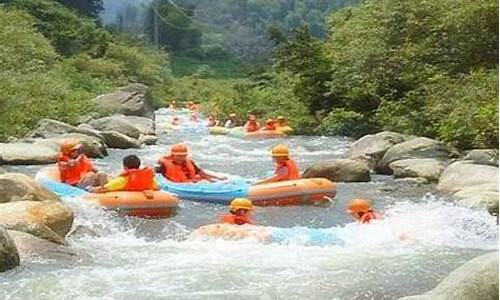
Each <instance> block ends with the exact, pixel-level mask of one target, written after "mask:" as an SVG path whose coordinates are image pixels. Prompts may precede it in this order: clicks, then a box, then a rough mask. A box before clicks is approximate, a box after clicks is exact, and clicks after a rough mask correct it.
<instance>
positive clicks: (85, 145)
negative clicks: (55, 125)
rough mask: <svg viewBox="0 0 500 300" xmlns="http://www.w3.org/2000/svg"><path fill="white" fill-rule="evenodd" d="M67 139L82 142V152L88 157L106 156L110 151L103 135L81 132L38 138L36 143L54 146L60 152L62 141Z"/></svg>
mask: <svg viewBox="0 0 500 300" xmlns="http://www.w3.org/2000/svg"><path fill="white" fill-rule="evenodd" d="M67 140H72V141H75V142H77V143H80V144H82V152H83V153H85V155H87V156H88V157H92V158H103V157H104V156H106V155H108V151H107V150H106V145H105V144H104V139H103V137H102V136H101V137H95V136H89V135H84V134H80V133H68V134H63V135H60V136H57V137H53V138H49V139H41V140H37V141H36V143H35V144H42V145H46V146H48V147H52V149H54V150H56V151H58V153H59V149H60V147H61V145H62V143H64V142H65V141H67Z"/></svg>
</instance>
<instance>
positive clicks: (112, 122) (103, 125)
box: [90, 116, 141, 139]
mask: <svg viewBox="0 0 500 300" xmlns="http://www.w3.org/2000/svg"><path fill="white" fill-rule="evenodd" d="M90 125H91V126H92V127H94V128H95V129H97V130H100V131H116V132H119V133H121V134H124V135H126V136H129V137H131V138H134V139H138V138H139V136H140V135H141V132H140V131H139V129H137V128H136V127H135V125H134V124H133V123H131V122H130V121H128V120H126V119H124V118H123V117H121V116H111V117H105V118H100V119H96V120H93V121H92V122H90Z"/></svg>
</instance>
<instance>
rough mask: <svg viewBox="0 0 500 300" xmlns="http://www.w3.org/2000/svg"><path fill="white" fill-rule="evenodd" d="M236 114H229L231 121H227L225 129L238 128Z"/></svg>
mask: <svg viewBox="0 0 500 300" xmlns="http://www.w3.org/2000/svg"><path fill="white" fill-rule="evenodd" d="M236 123H237V120H236V114H235V113H230V114H229V120H227V121H226V124H224V127H226V128H234V127H236Z"/></svg>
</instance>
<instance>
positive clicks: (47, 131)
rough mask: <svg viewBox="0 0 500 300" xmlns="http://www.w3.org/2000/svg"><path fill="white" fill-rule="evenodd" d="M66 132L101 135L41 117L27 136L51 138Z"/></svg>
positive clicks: (99, 136) (98, 136)
mask: <svg viewBox="0 0 500 300" xmlns="http://www.w3.org/2000/svg"><path fill="white" fill-rule="evenodd" d="M66 133H79V134H83V135H89V136H94V137H97V138H100V139H102V136H101V135H100V134H99V133H98V132H96V131H95V130H87V129H84V128H79V127H75V126H72V125H69V124H66V123H63V122H60V121H56V120H52V119H42V120H40V121H38V124H37V128H36V129H34V130H32V131H31V132H30V133H28V134H27V136H26V137H27V138H52V137H57V136H60V135H62V134H66Z"/></svg>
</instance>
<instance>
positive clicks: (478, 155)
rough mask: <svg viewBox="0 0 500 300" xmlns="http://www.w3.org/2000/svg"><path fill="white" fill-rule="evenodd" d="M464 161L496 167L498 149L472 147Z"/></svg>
mask: <svg viewBox="0 0 500 300" xmlns="http://www.w3.org/2000/svg"><path fill="white" fill-rule="evenodd" d="M463 160H464V161H467V162H471V163H474V164H480V165H490V166H496V167H498V150H497V149H474V150H471V151H469V152H468V153H467V154H466V155H465V157H464V158H463Z"/></svg>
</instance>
